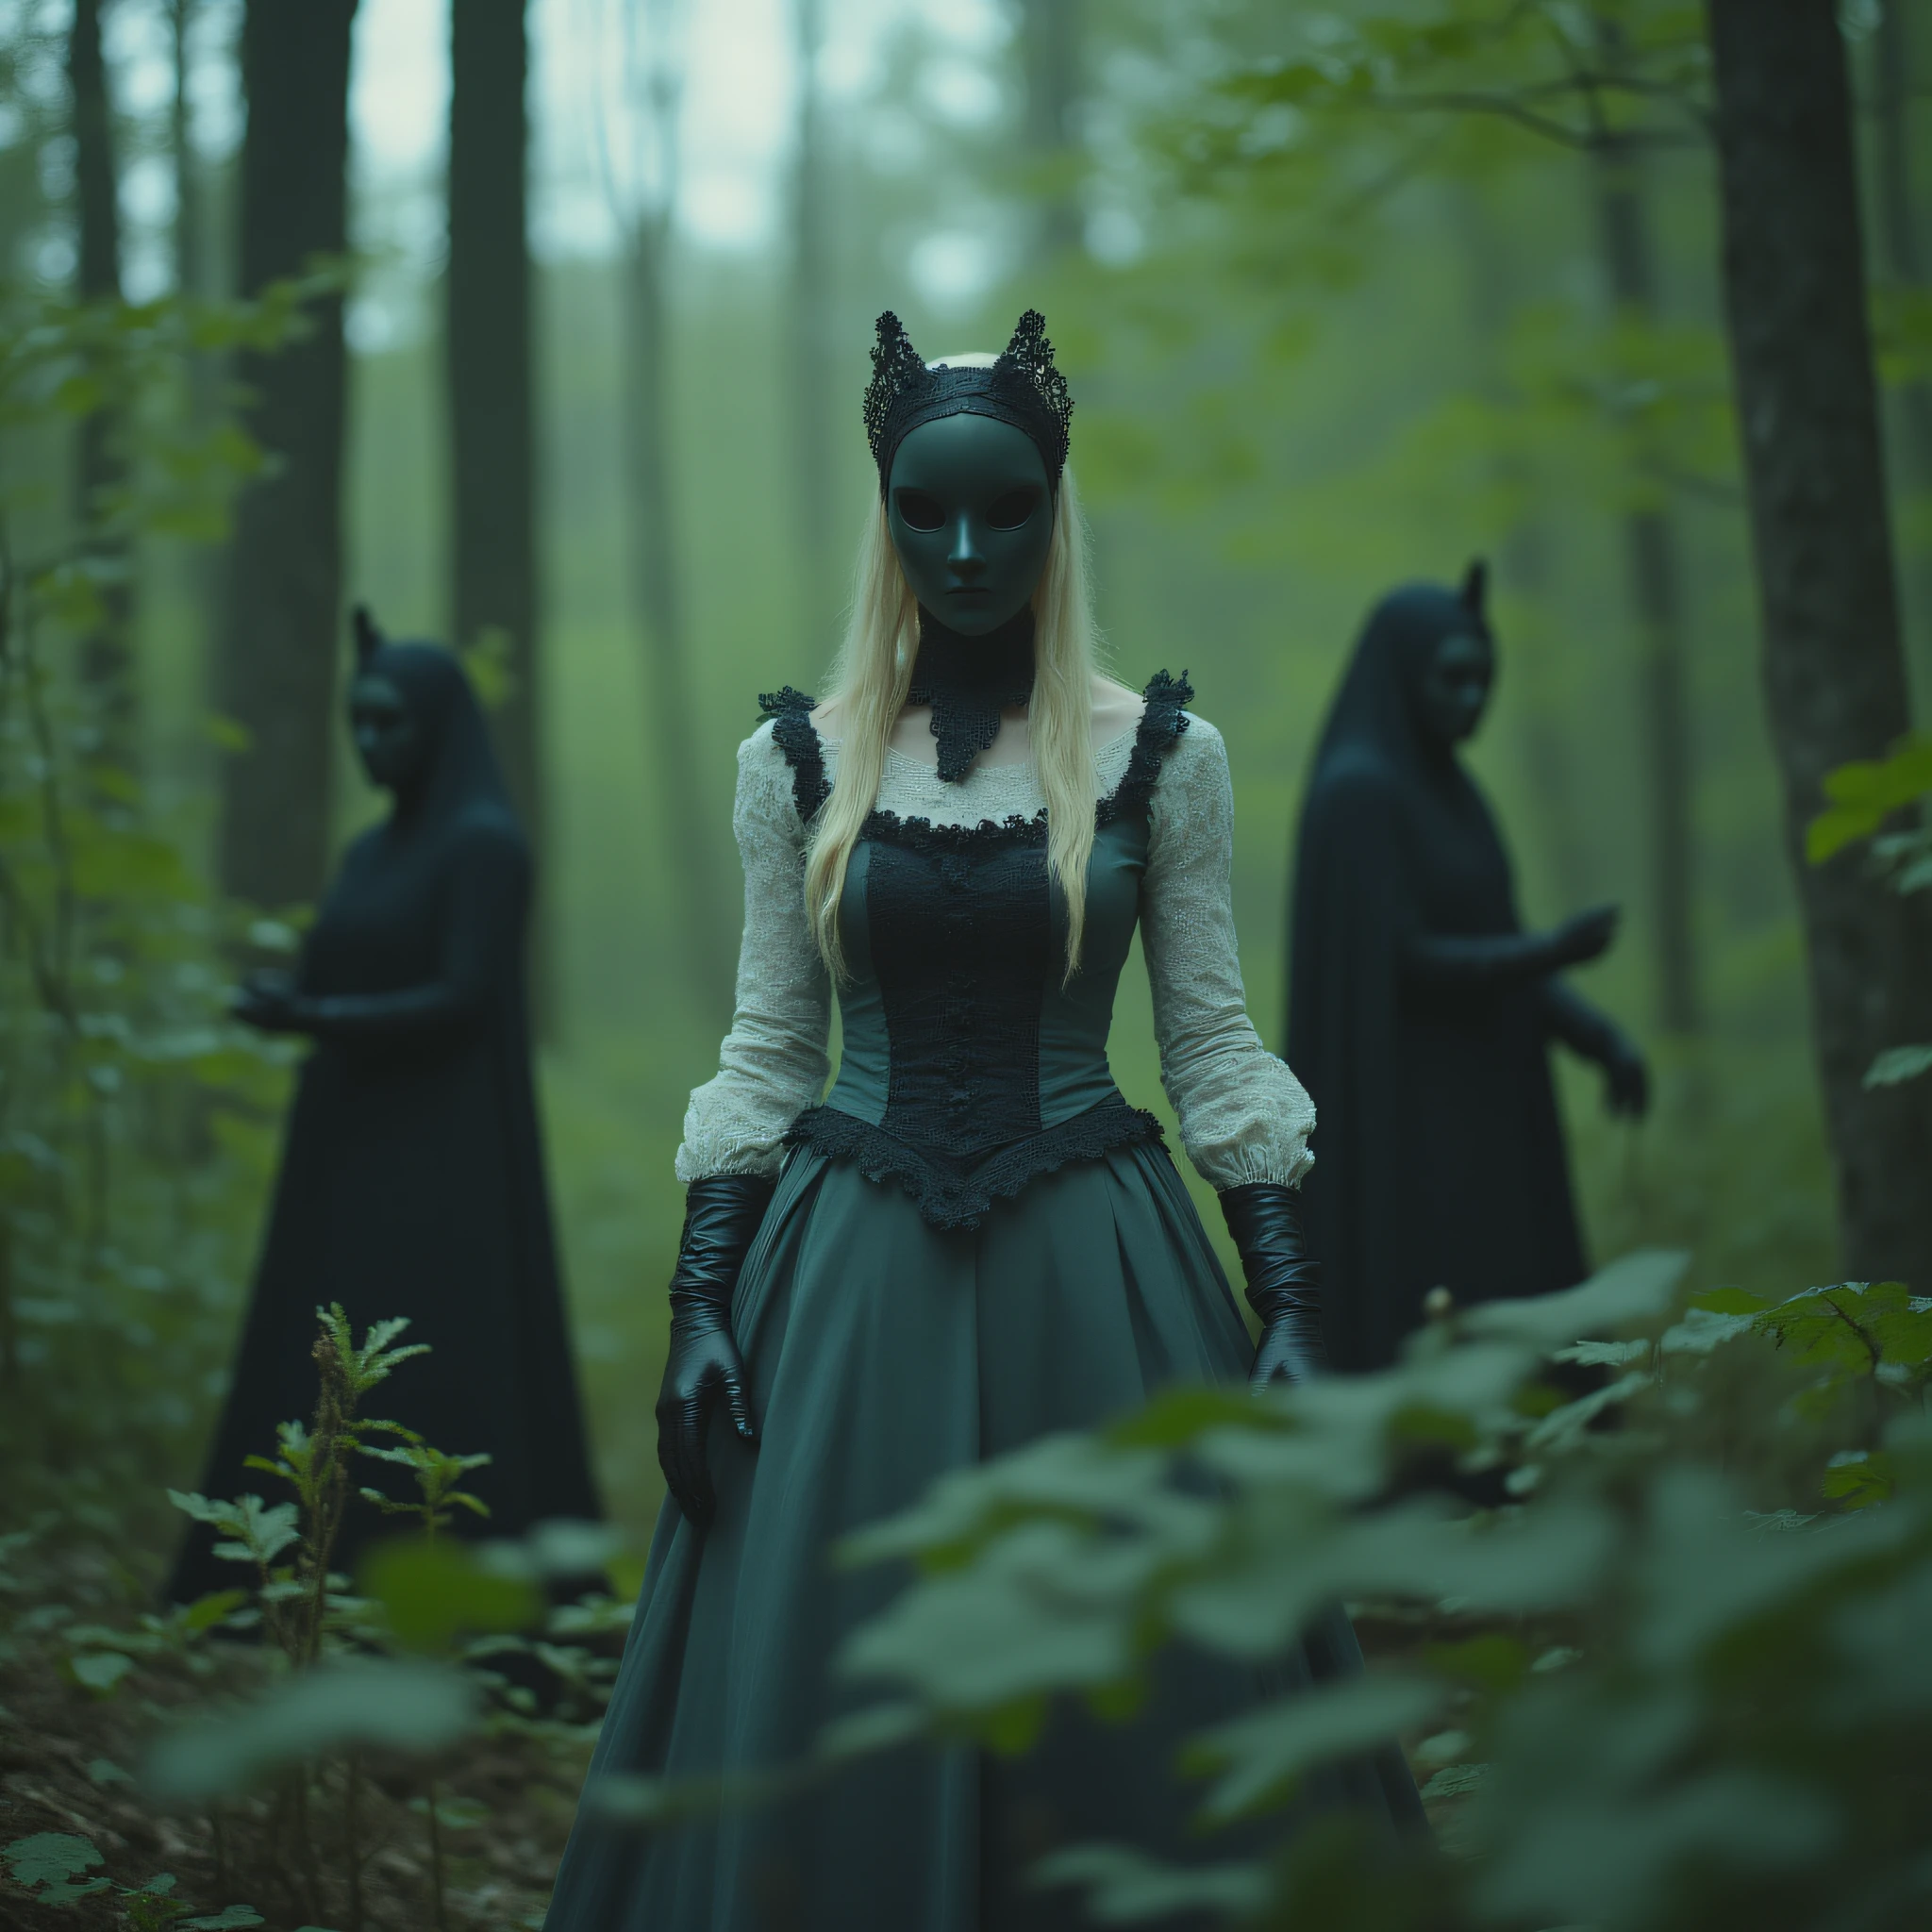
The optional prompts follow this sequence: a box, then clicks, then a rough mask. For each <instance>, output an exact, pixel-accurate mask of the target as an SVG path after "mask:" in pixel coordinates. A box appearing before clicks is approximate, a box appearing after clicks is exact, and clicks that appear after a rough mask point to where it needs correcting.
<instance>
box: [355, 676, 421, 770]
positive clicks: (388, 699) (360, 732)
mask: <svg viewBox="0 0 1932 1932" xmlns="http://www.w3.org/2000/svg"><path fill="white" fill-rule="evenodd" d="M349 735H350V737H351V738H353V739H354V740H355V743H356V752H357V755H358V757H359V758H361V760H362V769H363V770H364V771H365V772H366V773H368V774H369V782H370V783H371V784H372V785H380V786H381V787H382V788H383V789H384V790H385V791H394V792H396V793H398V794H400V793H402V792H404V791H408V789H409V788H410V786H411V785H412V784H413V783H414V781H415V780H416V778H417V777H418V776H419V775H420V774H421V773H422V770H423V764H424V752H425V745H424V741H423V732H422V729H421V727H420V726H419V725H418V724H417V723H416V719H415V715H414V713H413V712H411V711H410V709H409V707H408V703H407V702H406V701H405V699H404V697H403V694H402V692H401V691H398V690H397V689H396V687H395V684H394V682H393V680H391V679H390V678H387V677H384V676H382V675H380V674H378V673H374V672H364V673H363V674H362V675H360V676H358V678H357V679H356V681H355V683H354V684H352V685H351V686H350V687H349Z"/></svg>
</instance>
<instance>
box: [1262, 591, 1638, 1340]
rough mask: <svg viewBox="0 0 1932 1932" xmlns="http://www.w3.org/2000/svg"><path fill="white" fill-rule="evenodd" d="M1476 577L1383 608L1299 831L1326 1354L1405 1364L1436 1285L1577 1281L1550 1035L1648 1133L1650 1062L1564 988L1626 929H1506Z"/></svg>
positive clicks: (1295, 928)
mask: <svg viewBox="0 0 1932 1932" xmlns="http://www.w3.org/2000/svg"><path fill="white" fill-rule="evenodd" d="M1494 673H1495V647H1494V641H1493V640H1492V638H1491V632H1490V627H1489V623H1488V619H1487V617H1486V614H1485V611H1484V572H1483V567H1482V565H1481V564H1475V565H1473V566H1472V567H1471V570H1470V573H1469V575H1468V577H1467V579H1466V580H1465V582H1464V584H1463V587H1462V590H1461V591H1460V592H1459V593H1458V592H1457V591H1450V590H1447V589H1441V588H1438V587H1436V586H1434V585H1427V584H1417V585H1410V586H1408V587H1407V588H1405V589H1402V590H1399V591H1393V592H1391V594H1390V595H1389V596H1388V597H1386V598H1384V599H1383V601H1382V602H1381V603H1380V604H1379V605H1378V606H1377V607H1376V608H1375V610H1374V613H1373V614H1372V615H1371V617H1370V619H1369V622H1368V625H1367V627H1366V629H1365V630H1364V631H1363V633H1362V636H1361V641H1360V642H1359V643H1358V644H1357V647H1356V653H1355V658H1354V661H1353V662H1352V663H1351V664H1350V666H1349V669H1348V674H1347V675H1346V676H1345V677H1344V679H1343V680H1342V685H1341V691H1340V692H1339V693H1338V694H1337V696H1336V699H1335V705H1334V708H1333V710H1332V711H1331V712H1330V714H1329V717H1328V723H1327V727H1326V729H1325V730H1324V733H1323V737H1322V743H1321V748H1320V750H1319V752H1318V754H1317V756H1316V761H1315V768H1314V774H1313V775H1312V777H1311V778H1310V780H1309V784H1308V791H1307V799H1306V801H1305V802H1304V804H1303V807H1302V821H1301V831H1300V839H1299V847H1298V857H1297V861H1296V871H1295V885H1294V897H1293V913H1292V930H1291V958H1292V966H1291V980H1290V997H1289V1020H1288V1057H1289V1060H1290V1062H1291V1064H1292V1065H1293V1067H1294V1068H1295V1070H1296V1071H1297V1073H1299V1074H1301V1076H1302V1078H1303V1080H1304V1081H1305V1082H1306V1083H1307V1088H1308V1091H1309V1094H1310V1096H1311V1097H1312V1099H1313V1100H1314V1103H1315V1107H1316V1110H1317V1114H1318V1117H1319V1119H1320V1121H1321V1131H1320V1134H1319V1137H1318V1139H1317V1142H1316V1155H1317V1158H1316V1161H1315V1165H1314V1167H1313V1168H1312V1169H1311V1171H1310V1173H1309V1175H1308V1178H1307V1182H1306V1183H1305V1184H1304V1188H1303V1192H1304V1194H1305V1195H1306V1197H1307V1231H1308V1241H1309V1246H1310V1249H1311V1251H1312V1252H1313V1253H1315V1254H1318V1255H1320V1256H1321V1257H1322V1260H1323V1264H1324V1271H1325V1273H1326V1278H1327V1284H1328V1286H1327V1292H1326V1294H1325V1296H1324V1302H1325V1317H1326V1328H1327V1339H1328V1347H1329V1352H1330V1356H1331V1357H1332V1359H1333V1360H1334V1362H1335V1364H1336V1365H1337V1366H1338V1367H1340V1368H1343V1369H1356V1370H1361V1369H1373V1368H1379V1367H1382V1366H1384V1365H1386V1364H1387V1363H1389V1362H1391V1361H1392V1360H1393V1359H1394V1357H1395V1355H1396V1352H1397V1350H1398V1347H1399V1345H1400V1343H1401V1341H1402V1339H1403V1337H1404V1336H1405V1335H1407V1333H1408V1332H1409V1331H1410V1330H1411V1329H1412V1328H1414V1327H1415V1326H1416V1324H1418V1322H1419V1321H1420V1320H1421V1318H1422V1305H1423V1299H1424V1296H1425V1295H1426V1294H1427V1293H1428V1291H1429V1290H1430V1289H1432V1288H1434V1287H1436V1286H1438V1285H1439V1284H1440V1285H1441V1286H1443V1287H1446V1288H1447V1289H1448V1290H1449V1291H1451V1292H1452V1293H1453V1294H1454V1295H1455V1296H1456V1298H1457V1301H1458V1302H1466V1301H1482V1300H1488V1299H1490V1298H1491V1297H1495V1296H1501V1295H1531V1294H1543V1293H1546V1292H1549V1291H1553V1290H1556V1289H1561V1288H1567V1287H1570V1286H1571V1285H1573V1284H1574V1283H1575V1282H1577V1281H1579V1280H1581V1279H1582V1278H1583V1275H1584V1274H1585V1273H1586V1268H1585V1263H1584V1258H1583V1248H1582V1243H1581V1241H1580V1240H1579V1238H1578V1234H1577V1228H1576V1214H1575V1209H1574V1206H1573V1204H1572V1200H1571V1192H1570V1173H1569V1162H1568V1158H1567V1156H1566V1154H1565V1151H1564V1145H1563V1133H1562V1126H1561V1123H1560V1121H1559V1120H1558V1117H1557V1105H1556V1096H1555V1094H1554V1092H1553V1091H1552V1088H1551V1084H1550V1070H1549V1062H1548V1054H1547V1042H1548V1041H1549V1040H1550V1038H1551V1037H1552V1036H1553V1035H1554V1036H1555V1037H1557V1039H1560V1040H1562V1041H1564V1042H1565V1043H1566V1044H1568V1045H1570V1046H1571V1047H1573V1048H1574V1050H1575V1051H1577V1052H1579V1053H1581V1054H1584V1055H1586V1056H1587V1057H1589V1058H1592V1059H1595V1060H1597V1061H1599V1062H1600V1063H1601V1064H1602V1065H1603V1067H1604V1069H1605V1072H1606V1074H1607V1081H1608V1099H1609V1104H1610V1106H1611V1107H1612V1108H1613V1109H1614V1110H1617V1111H1621V1112H1629V1113H1641V1111H1642V1109H1643V1107H1644V1105H1645V1101H1646V1074H1645V1070H1644V1065H1643V1061H1642V1058H1641V1056H1640V1055H1639V1053H1638V1051H1637V1049H1636V1047H1635V1046H1634V1045H1633V1044H1632V1043H1631V1041H1629V1040H1628V1039H1627V1037H1626V1036H1625V1035H1624V1033H1623V1032H1621V1031H1620V1030H1619V1028H1618V1027H1617V1026H1616V1025H1615V1024H1613V1023H1612V1022H1611V1021H1610V1020H1609V1019H1608V1018H1607V1017H1606V1016H1605V1015H1604V1014H1602V1013H1600V1012H1599V1011H1597V1010H1596V1008H1593V1007H1591V1006H1590V1005H1589V1004H1588V1002H1586V1001H1585V1000H1583V999H1582V998H1581V997H1580V995H1578V994H1577V993H1576V992H1575V991H1573V990H1572V989H1571V988H1570V987H1569V986H1568V985H1567V984H1566V983H1565V982H1564V981H1563V980H1562V979H1561V977H1559V976H1558V975H1559V974H1560V973H1561V971H1562V969H1563V968H1565V967H1567V966H1574V965H1578V964H1581V963H1582V962H1584V961H1585V960H1588V959H1592V958H1596V957H1598V956H1599V955H1600V954H1602V953H1603V952H1604V951H1605V950H1606V949H1607V947H1608V945H1609V943H1610V941H1611V938H1612V937H1613V935H1614V932H1615V926H1616V917H1617V914H1616V908H1614V907H1599V908H1595V909H1594V910H1592V911H1590V912H1585V913H1582V914H1579V915H1578V916H1577V917H1575V918H1574V919H1572V920H1569V921H1566V922H1565V923H1564V924H1562V925H1560V926H1558V927H1557V928H1556V929H1555V930H1553V931H1550V932H1540V933H1526V932H1524V930H1523V928H1522V924H1521V923H1520V921H1519V920H1518V918H1517V914H1516V904H1515V894H1514V891H1513V890H1512V886H1511V882H1510V871H1509V860H1508V858H1507V855H1506V854H1505V852H1504V849H1503V841H1502V839H1501V838H1500V836H1499V835H1498V833H1497V829H1496V824H1495V821H1494V819H1493V818H1492V817H1491V813H1490V809H1489V807H1488V806H1487V805H1486V804H1485V803H1484V800H1483V797H1482V794H1481V793H1480V792H1479V791H1477V790H1476V787H1475V785H1474V781H1473V780H1472V779H1471V777H1470V775H1469V774H1468V773H1467V772H1466V771H1465V770H1464V769H1463V766H1462V763H1461V760H1460V759H1459V758H1457V745H1458V744H1459V743H1460V742H1461V741H1463V740H1464V739H1466V738H1468V737H1469V736H1470V734H1471V733H1472V732H1473V731H1474V729H1475V726H1476V724H1477V723H1478V721H1479V720H1480V718H1481V716H1482V712H1483V710H1484V708H1485V707H1486V706H1487V704H1488V701H1489V695H1490V687H1491V682H1492V680H1493V677H1494Z"/></svg>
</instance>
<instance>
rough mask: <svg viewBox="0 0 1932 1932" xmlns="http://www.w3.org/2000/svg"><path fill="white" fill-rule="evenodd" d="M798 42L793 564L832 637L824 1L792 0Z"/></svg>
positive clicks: (835, 582)
mask: <svg viewBox="0 0 1932 1932" xmlns="http://www.w3.org/2000/svg"><path fill="white" fill-rule="evenodd" d="M793 19H794V23H795V25H796V29H797V42H798V70H799V83H798V133H797V147H796V149H795V151H794V153H793V156H792V164H791V236H792V256H791V337H792V357H793V374H792V383H791V389H792V409H793V412H794V416H793V420H794V425H795V433H796V436H797V462H798V477H797V486H796V487H797V495H798V548H799V563H800V566H801V569H802V571H803V574H804V578H805V586H806V595H807V599H808V603H807V608H808V611H809V613H810V617H811V620H812V629H813V632H814V636H813V638H812V639H811V641H812V642H813V643H816V642H817V641H818V639H817V636H816V633H817V632H818V631H819V630H820V629H821V628H823V630H824V634H825V641H826V642H828V643H829V642H830V641H831V640H830V633H831V629H832V624H833V621H834V619H835V617H836V614H837V608H838V604H839V599H840V593H841V584H840V555H839V553H840V541H841V536H842V535H843V533H842V532H841V529H840V528H839V518H838V515H837V510H838V505H837V504H836V503H835V501H834V498H833V483H832V479H833V476H834V475H836V472H837V466H836V464H835V462H834V460H833V456H832V447H833V444H832V437H833V428H832V408H833V403H834V395H833V389H834V383H835V371H836V368H837V358H836V357H835V356H834V354H833V351H832V346H831V334H832V326H833V321H832V313H831V308H832V260H831V255H832V245H831V206H830V197H829V194H828V192H827V189H828V183H827V181H826V178H825V164H826V157H825V141H824V103H823V100H822V98H821V96H820V93H819V85H818V58H819V50H820V48H821V46H822V44H823V42H824V8H823V5H822V0H795V10H794V14H793Z"/></svg>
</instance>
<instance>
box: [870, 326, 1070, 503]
mask: <svg viewBox="0 0 1932 1932" xmlns="http://www.w3.org/2000/svg"><path fill="white" fill-rule="evenodd" d="M1073 413H1074V399H1073V397H1072V396H1071V395H1069V394H1068V393H1067V378H1066V377H1065V376H1064V375H1061V374H1060V372H1059V371H1058V369H1056V368H1055V367H1054V360H1053V344H1052V343H1051V342H1050V341H1047V338H1046V318H1045V316H1043V315H1041V312H1040V311H1039V309H1037V308H1029V309H1028V310H1027V311H1026V313H1025V314H1024V315H1023V316H1022V317H1021V318H1020V324H1019V326H1018V327H1017V328H1015V329H1014V331H1013V336H1012V340H1011V341H1009V342H1008V344H1007V346H1006V348H1005V349H1004V350H1003V351H1002V352H1001V354H1000V356H999V358H998V359H997V360H996V361H995V362H994V363H993V365H992V366H991V368H990V369H961V368H956V367H954V366H952V365H950V364H944V363H942V364H941V366H940V367H938V368H937V369H929V368H927V366H926V364H925V361H924V358H923V357H922V356H921V355H920V353H919V351H918V350H917V349H915V348H914V347H913V346H912V343H911V341H909V339H908V336H907V334H906V328H905V325H904V324H903V323H901V322H900V320H899V318H898V317H897V316H896V315H894V314H893V313H892V311H891V309H890V308H889V309H887V310H886V312H885V313H884V314H883V315H882V316H880V317H879V319H878V340H877V341H875V342H874V344H873V351H872V381H871V383H870V384H868V385H867V388H866V391H865V434H866V440H867V441H869V442H870V443H871V444H872V455H873V461H874V462H875V463H876V464H877V465H878V468H879V494H880V495H881V496H883V495H884V494H885V491H886V483H887V480H888V478H889V477H890V476H891V474H892V457H893V455H894V453H895V452H896V451H897V449H898V447H899V445H900V444H901V443H902V442H904V441H905V440H906V438H907V437H908V435H910V434H911V432H912V431H913V430H915V429H917V428H918V427H919V425H921V424H922V423H931V422H934V421H936V420H937V419H938V418H939V417H941V416H960V415H974V416H991V417H992V418H994V420H995V421H997V422H1001V423H1010V424H1011V425H1013V427H1014V428H1016V429H1020V430H1024V432H1025V433H1026V435H1028V436H1030V437H1031V438H1032V439H1033V441H1034V443H1035V444H1036V445H1037V446H1038V448H1039V450H1040V454H1041V458H1042V459H1043V460H1044V462H1045V464H1046V474H1047V478H1048V480H1049V481H1050V482H1051V483H1052V485H1053V487H1054V488H1055V489H1056V490H1058V488H1059V481H1060V472H1061V471H1062V470H1064V469H1065V468H1066V466H1067V445H1068V435H1067V425H1068V423H1069V421H1070V420H1071V419H1072V417H1073Z"/></svg>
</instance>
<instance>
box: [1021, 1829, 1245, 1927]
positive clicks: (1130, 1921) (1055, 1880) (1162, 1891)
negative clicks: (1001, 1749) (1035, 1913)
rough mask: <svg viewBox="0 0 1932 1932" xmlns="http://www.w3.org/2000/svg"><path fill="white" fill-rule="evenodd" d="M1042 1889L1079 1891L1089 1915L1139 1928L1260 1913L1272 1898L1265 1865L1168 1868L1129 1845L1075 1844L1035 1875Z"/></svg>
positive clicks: (1045, 1860)
mask: <svg viewBox="0 0 1932 1932" xmlns="http://www.w3.org/2000/svg"><path fill="white" fill-rule="evenodd" d="M1030 1876H1031V1879H1032V1882H1033V1883H1034V1884H1036V1885H1041V1886H1058V1885H1065V1886H1076V1887H1078V1888H1080V1889H1081V1890H1083V1891H1084V1892H1085V1893H1086V1899H1085V1905H1086V1914H1085V1916H1086V1917H1087V1918H1088V1919H1090V1920H1091V1921H1093V1922H1094V1923H1097V1924H1102V1925H1138V1924H1145V1923H1149V1922H1152V1921H1157V1920H1163V1919H1166V1920H1171V1919H1173V1918H1174V1916H1175V1915H1176V1914H1177V1913H1181V1912H1187V1913H1190V1914H1193V1913H1200V1912H1211V1913H1214V1914H1216V1915H1224V1914H1225V1915H1232V1914H1236V1913H1242V1914H1245V1913H1249V1912H1254V1911H1257V1910H1259V1909H1260V1907H1262V1905H1264V1904H1265V1903H1266V1901H1267V1898H1268V1890H1269V1888H1268V1874H1267V1870H1266V1868H1265V1867H1264V1866H1260V1865H1225V1864H1224V1865H1168V1864H1163V1863H1162V1862H1161V1861H1160V1860H1159V1859H1157V1858H1150V1857H1147V1855H1146V1854H1145V1853H1144V1852H1138V1851H1134V1850H1131V1849H1129V1848H1128V1847H1127V1846H1125V1845H1101V1844H1092V1845H1070V1846H1069V1847H1068V1848H1067V1849H1066V1850H1065V1851H1063V1852H1055V1853H1054V1854H1052V1856H1051V1857H1045V1858H1042V1859H1041V1861H1040V1863H1039V1864H1037V1865H1036V1866H1034V1868H1033V1870H1032V1873H1031V1874H1030Z"/></svg>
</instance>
